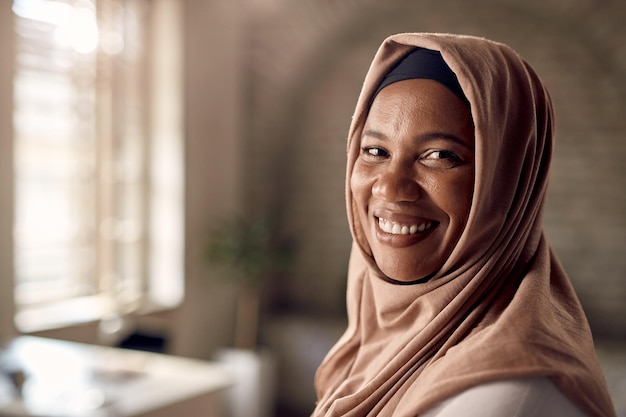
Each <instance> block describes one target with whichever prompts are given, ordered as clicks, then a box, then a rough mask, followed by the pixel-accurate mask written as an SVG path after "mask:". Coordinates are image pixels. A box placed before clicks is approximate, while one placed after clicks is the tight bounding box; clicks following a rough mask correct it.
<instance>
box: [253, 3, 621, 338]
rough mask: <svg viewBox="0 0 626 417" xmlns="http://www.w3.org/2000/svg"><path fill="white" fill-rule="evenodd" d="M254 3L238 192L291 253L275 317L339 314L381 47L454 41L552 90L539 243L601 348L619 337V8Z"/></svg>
mask: <svg viewBox="0 0 626 417" xmlns="http://www.w3.org/2000/svg"><path fill="white" fill-rule="evenodd" d="M262 3H263V2H259V5H258V6H257V7H259V9H258V10H253V12H252V13H250V16H249V19H248V20H249V25H250V26H249V30H248V33H249V38H248V40H247V45H248V46H247V61H246V62H247V63H248V68H247V71H248V80H249V85H248V86H247V88H246V91H247V93H246V105H247V112H248V114H249V118H248V119H247V121H248V124H247V126H246V132H247V134H246V136H247V137H246V140H247V142H246V143H247V144H246V147H245V148H246V157H245V158H246V159H245V160H246V165H247V166H248V170H247V172H246V173H245V174H244V175H245V178H246V179H245V186H244V190H245V195H246V196H247V207H248V208H249V209H250V210H251V211H254V212H263V213H267V212H272V213H276V214H279V215H280V217H281V219H282V227H283V229H284V231H285V232H288V233H289V234H290V235H292V236H293V237H295V238H296V239H297V241H298V245H299V258H298V263H297V266H296V268H295V270H294V272H293V274H291V275H290V276H289V277H283V278H281V281H280V282H275V283H274V284H275V285H280V286H281V291H280V292H274V294H273V296H272V298H271V300H270V301H269V302H270V303H271V305H272V306H273V308H275V309H278V308H284V309H289V310H298V311H305V312H309V313H314V314H317V315H337V314H340V313H341V312H342V311H343V300H344V291H345V272H346V267H347V256H348V253H349V245H350V241H351V239H350V235H349V232H348V228H347V223H346V216H345V203H344V169H345V166H344V165H345V138H346V133H347V129H348V125H349V122H350V116H351V114H352V111H353V109H354V104H355V101H356V97H357V95H358V92H359V89H360V86H361V82H362V80H363V76H364V74H365V71H366V69H367V66H368V65H369V62H370V60H371V58H372V56H373V54H374V52H375V50H376V48H377V47H378V45H379V43H380V41H381V40H382V39H383V38H384V37H385V36H387V35H389V34H392V33H396V32H403V31H434V32H455V33H467V34H473V35H480V36H486V37H488V38H491V39H494V40H499V41H502V42H504V43H507V44H509V45H511V46H512V47H514V48H515V49H516V50H517V51H518V52H520V53H521V54H522V55H523V56H524V57H525V58H526V59H527V60H528V61H529V62H530V63H531V64H532V65H533V66H534V67H535V68H536V69H537V71H538V72H539V73H540V75H541V76H542V78H543V79H544V81H545V82H546V84H547V85H548V88H549V89H550V90H551V93H552V96H553V99H554V102H555V107H556V115H557V132H558V139H557V146H556V155H555V159H554V163H553V172H552V182H551V186H550V192H549V197H548V202H547V209H546V215H545V224H546V231H547V234H548V236H549V239H550V241H551V242H552V244H553V247H554V249H555V251H556V252H557V253H558V255H559V256H560V258H561V260H562V262H563V264H564V265H565V267H566V269H567V270H568V272H569V274H570V276H571V278H572V281H573V282H574V285H575V287H576V288H577V291H578V293H579V295H580V298H581V300H582V302H583V305H584V307H585V309H586V310H587V313H588V315H589V318H590V320H591V322H592V327H593V328H594V331H595V332H596V334H597V335H605V336H626V321H625V320H623V319H621V317H624V316H625V315H626V303H625V302H624V301H626V256H624V255H626V253H625V252H626V215H625V213H626V195H625V193H624V184H625V183H626V163H625V162H624V161H626V80H625V76H626V45H624V40H626V27H625V26H624V25H623V21H624V19H625V18H626V4H625V3H624V2H622V1H619V0H614V1H604V2H590V1H583V0H576V1H569V2H561V1H556V0H541V1H539V0H501V1H496V0H477V1H472V2H467V1H464V0H458V1H450V2H440V1H428V0H426V1H414V0H413V1H411V0H404V1H400V0H391V1H386V2H384V3H383V2H374V1H371V0H337V1H329V0H324V1H322V0H306V1H305V0H283V1H280V0H276V1H274V2H268V3H267V4H265V5H263V4H262ZM268 4H269V5H270V6H268ZM262 6H263V8H261V7H262Z"/></svg>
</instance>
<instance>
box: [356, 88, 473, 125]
mask: <svg viewBox="0 0 626 417" xmlns="http://www.w3.org/2000/svg"><path fill="white" fill-rule="evenodd" d="M365 129H366V130H367V129H375V130H380V131H381V132H382V133H385V132H387V131H389V132H390V133H394V132H395V133H397V132H398V131H406V130H410V131H421V130H432V129H435V130H445V131H450V133H456V134H460V133H461V132H462V133H463V134H464V135H467V134H468V129H471V133H472V136H473V123H472V118H471V112H470V110H469V107H468V106H467V105H466V104H465V103H464V102H463V101H462V100H461V99H460V98H459V97H457V96H456V95H455V94H454V93H452V92H451V91H450V90H449V89H448V88H447V87H445V86H444V85H443V84H440V83H439V82H437V81H434V80H429V79H411V80H403V81H399V82H396V83H393V84H390V85H388V86H386V87H385V88H383V89H382V90H381V91H380V92H379V93H378V95H377V96H376V97H375V98H374V101H373V102H372V106H371V107H370V110H369V113H368V115H367V118H366V121H365Z"/></svg>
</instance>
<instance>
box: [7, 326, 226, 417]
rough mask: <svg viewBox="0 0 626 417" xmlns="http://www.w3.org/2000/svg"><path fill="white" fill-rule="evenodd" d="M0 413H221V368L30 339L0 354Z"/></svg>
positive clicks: (92, 416)
mask: <svg viewBox="0 0 626 417" xmlns="http://www.w3.org/2000/svg"><path fill="white" fill-rule="evenodd" d="M0 355H1V356H0V360H1V362H0V365H1V367H0V369H2V374H1V375H0V417H29V416H37V417H40V416H41V417H44V416H45V417H57V416H59V417H61V416H62V417H74V416H76V417H171V416H194V417H220V416H222V407H223V403H222V401H223V400H222V395H223V393H224V391H225V390H226V388H228V387H229V386H230V385H231V384H232V382H233V378H232V375H231V373H230V371H228V369H227V368H225V367H224V366H223V365H220V364H217V363H214V362H205V361H200V360H194V359H187V358H181V357H174V356H169V355H164V354H158V353H152V352H142V351H136V350H128V349H119V348H110V347H102V346H95V345H87V344H80V343H73V342H66V341H60V340H54V339H46V338H39V337H31V336H20V337H17V338H16V339H14V340H13V341H12V342H11V343H10V344H9V345H8V346H7V347H6V349H5V350H4V351H3V352H1V353H0Z"/></svg>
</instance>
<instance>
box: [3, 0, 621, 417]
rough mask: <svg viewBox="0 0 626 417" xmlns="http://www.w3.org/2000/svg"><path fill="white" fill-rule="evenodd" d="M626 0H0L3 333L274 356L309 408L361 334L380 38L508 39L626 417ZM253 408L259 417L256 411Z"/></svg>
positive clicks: (560, 239)
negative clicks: (371, 73)
mask: <svg viewBox="0 0 626 417" xmlns="http://www.w3.org/2000/svg"><path fill="white" fill-rule="evenodd" d="M625 19H626V3H624V2H623V1H621V0H606V1H592V0H572V1H561V0H541V1H540V0H477V1H473V2H466V1H463V0H456V1H448V2H442V1H431V0H421V1H415V0H387V1H385V2H381V1H374V0H297V1H296V0H13V1H3V2H2V3H1V4H0V57H1V58H0V279H1V281H0V341H2V342H7V341H9V340H11V339H12V338H14V337H15V336H17V335H20V334H27V335H37V336H46V337H53V338H58V339H64V340H69V341H76V342H85V343H93V344H101V345H107V346H122V347H132V348H138V349H145V350H151V351H157V352H161V353H166V354H168V355H175V356H181V357H189V358H195V359H202V360H212V359H214V358H216V356H217V355H218V353H219V352H223V351H224V349H225V348H233V349H234V348H236V349H247V350H251V351H263V352H266V353H268V354H269V355H270V356H271V358H272V363H273V368H272V369H274V373H273V375H274V378H273V380H274V382H273V383H272V387H273V388H272V390H271V392H272V393H271V404H272V406H271V409H272V410H273V411H272V412H273V413H274V414H275V415H284V416H290V417H300V416H307V415H308V414H309V413H310V412H311V410H312V408H313V403H314V401H315V394H314V390H313V385H312V384H313V374H314V372H315V369H316V367H317V365H318V364H319V362H320V361H321V360H322V358H323V356H324V355H325V353H326V352H327V350H328V348H329V347H330V346H332V344H333V343H334V342H335V341H336V339H337V338H338V337H339V336H340V335H341V333H342V331H343V328H344V326H345V306H344V300H345V274H346V270H347V257H348V254H349V249H350V242H351V238H350V234H349V230H348V227H347V222H346V216H345V203H344V184H345V183H344V168H345V167H344V164H345V158H344V156H345V138H346V134H347V130H348V126H349V123H350V118H351V114H352V111H353V109H354V105H355V102H356V98H357V96H358V93H359V89H360V86H361V83H362V81H363V78H364V76H365V73H366V71H367V68H368V66H369V63H370V61H371V59H372V57H373V55H374V53H375V52H376V49H377V48H378V46H379V44H380V43H381V42H382V40H383V39H384V38H385V37H386V36H388V35H391V34H393V33H398V32H452V33H463V34H471V35H478V36H485V37H487V38H490V39H493V40H497V41H501V42H504V43H507V44H509V45H510V46H512V47H513V48H514V49H516V50H517V51H518V52H519V53H520V54H521V55H522V56H524V57H525V58H526V59H527V61H529V62H530V63H531V65H532V66H533V67H534V68H535V69H536V70H537V72H538V73H539V74H540V76H541V77H542V78H543V80H544V81H545V83H546V85H547V86H548V89H549V91H550V92H551V94H552V97H553V100H554V104H555V110H556V120H557V143H556V151H555V157H554V161H553V171H552V179H551V185H550V190H549V196H548V201H547V208H546V212H545V227H546V230H547V234H548V237H549V239H550V241H551V243H552V245H553V248H554V250H555V251H556V253H557V254H558V255H559V257H560V259H561V261H562V263H563V264H564V266H565V268H566V269H567V271H568V272H569V274H570V277H571V279H572V281H573V283H574V286H575V287H576V290H577V292H578V294H579V296H580V299H581V302H582V304H583V306H584V308H585V310H586V312H587V314H588V317H589V321H590V323H591V327H592V330H593V332H594V336H595V338H596V342H597V349H598V353H599V356H600V358H601V361H602V364H603V367H604V368H605V372H606V374H607V378H608V379H609V382H610V384H611V393H612V395H613V397H614V400H615V404H616V407H617V408H618V413H619V415H620V416H626V405H625V403H624V401H625V400H624V399H625V398H626V319H624V317H626V256H625V255H626V215H625V213H626V194H625V192H624V184H625V183H626V164H625V163H624V161H625V160H626V117H625V115H626V81H625V77H626V26H624V24H623V22H624V20H625ZM247 417H254V416H247Z"/></svg>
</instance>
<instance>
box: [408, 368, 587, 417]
mask: <svg viewBox="0 0 626 417" xmlns="http://www.w3.org/2000/svg"><path fill="white" fill-rule="evenodd" d="M420 417H587V415H586V414H585V413H583V412H582V411H581V410H580V409H579V408H578V407H576V405H574V404H573V403H572V402H571V401H570V399H569V398H567V397H566V396H565V395H563V393H561V391H559V389H558V388H557V387H556V386H555V385H554V384H553V383H552V381H550V379H548V378H547V377H529V378H517V379H507V380H502V381H494V382H490V383H486V384H481V385H478V386H476V387H473V388H470V389H468V390H466V391H463V392H461V393H460V394H458V395H456V396H454V397H452V398H450V399H448V400H446V401H443V402H442V403H440V404H438V405H436V406H435V407H433V408H431V409H430V410H428V411H427V412H426V413H424V414H421V415H420Z"/></svg>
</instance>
